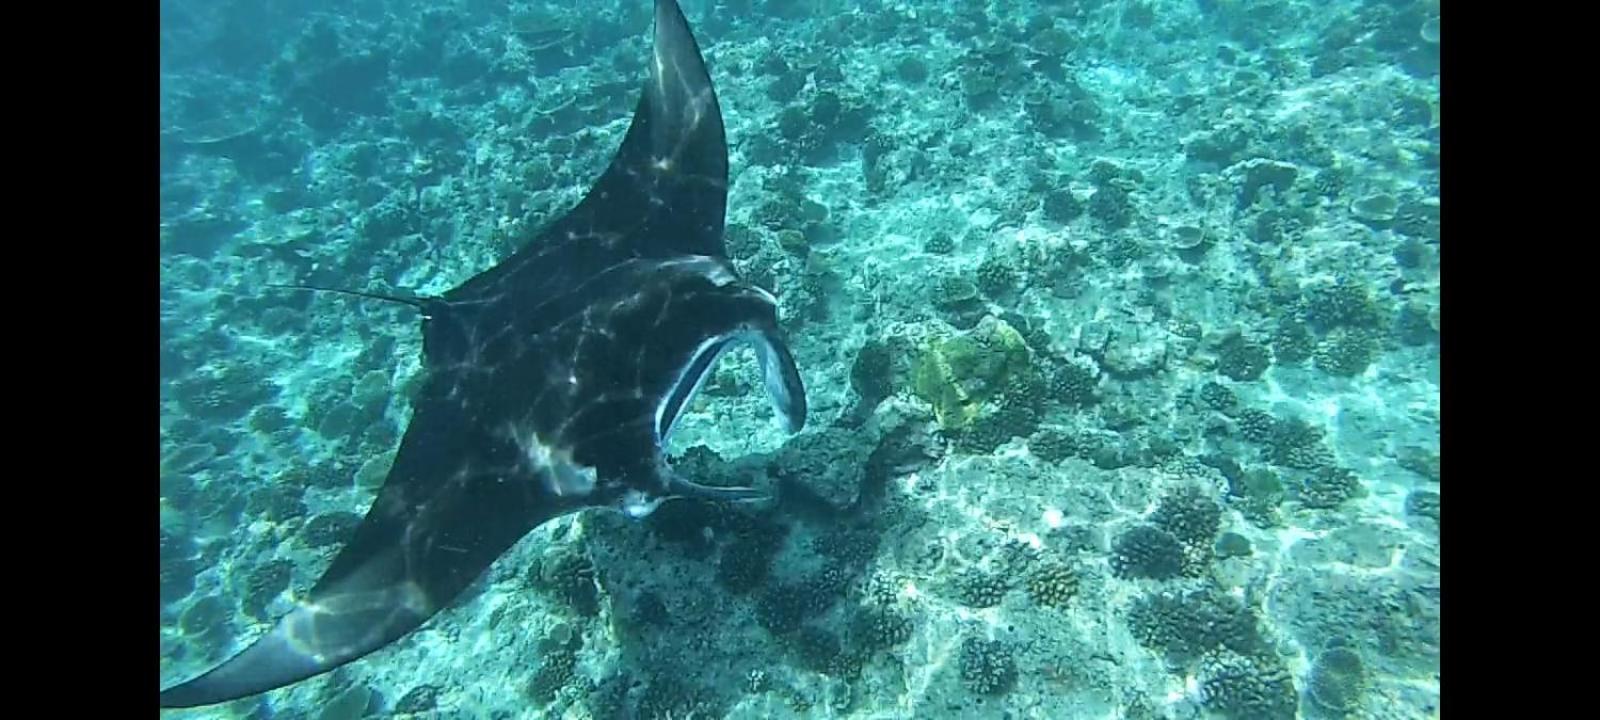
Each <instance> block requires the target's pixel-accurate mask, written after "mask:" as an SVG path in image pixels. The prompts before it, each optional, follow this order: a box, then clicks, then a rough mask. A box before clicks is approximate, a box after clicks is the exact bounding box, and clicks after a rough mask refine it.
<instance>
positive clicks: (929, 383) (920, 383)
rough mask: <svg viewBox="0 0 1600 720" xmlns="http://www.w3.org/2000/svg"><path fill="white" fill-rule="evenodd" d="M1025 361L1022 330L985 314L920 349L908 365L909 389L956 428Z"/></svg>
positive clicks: (979, 409) (974, 414)
mask: <svg viewBox="0 0 1600 720" xmlns="http://www.w3.org/2000/svg"><path fill="white" fill-rule="evenodd" d="M1028 366H1029V355H1028V345H1027V343H1026V342H1025V341H1023V339H1022V334H1021V333H1019V332H1017V330H1016V328H1014V327H1012V326H1011V325H1010V324H1008V323H1006V322H1005V321H1004V320H1001V319H999V318H996V317H994V316H988V317H985V318H984V319H983V321H982V322H980V323H978V326H977V327H975V328H973V329H972V330H971V331H969V332H965V333H961V334H958V335H954V336H951V337H947V338H941V339H939V340H935V341H934V342H932V343H930V344H929V345H928V347H926V348H924V349H923V351H922V353H921V355H919V356H918V358H917V361H916V364H915V365H914V367H913V369H912V389H913V391H914V392H916V394H917V397H919V398H922V399H923V400H925V401H927V402H928V404H930V405H932V406H933V413H934V417H935V418H937V419H938V421H939V425H940V426H941V427H943V428H944V429H946V430H959V429H962V428H965V427H967V426H968V425H970V424H971V423H972V421H973V420H974V419H976V418H977V417H978V415H979V414H980V413H981V412H982V410H983V405H984V403H985V402H987V401H988V400H989V399H990V398H992V397H994V396H995V395H996V394H998V393H1000V392H1001V391H1002V390H1004V389H1005V387H1006V382H1007V381H1008V380H1009V379H1010V378H1012V377H1014V376H1016V375H1018V374H1020V373H1024V372H1026V371H1027V370H1028Z"/></svg>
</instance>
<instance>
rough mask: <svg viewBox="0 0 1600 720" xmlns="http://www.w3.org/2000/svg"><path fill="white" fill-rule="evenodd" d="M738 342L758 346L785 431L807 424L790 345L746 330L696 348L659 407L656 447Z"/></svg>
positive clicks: (765, 382)
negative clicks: (790, 354) (789, 351)
mask: <svg viewBox="0 0 1600 720" xmlns="http://www.w3.org/2000/svg"><path fill="white" fill-rule="evenodd" d="M739 343H748V344H749V345H751V346H752V347H753V348H754V349H755V351H756V360H757V362H759V363H760V365H761V378H762V384H763V385H764V386H765V387H766V390H767V400H769V401H770V402H771V403H772V409H773V410H774V411H776V412H777V413H778V417H779V418H781V419H782V420H783V424H784V430H785V431H787V432H791V433H793V432H798V431H799V430H800V428H801V427H802V426H803V425H804V424H805V415H806V413H805V407H804V400H803V398H804V397H805V390H804V389H803V388H802V386H801V384H800V378H799V377H798V376H797V375H796V374H795V371H794V362H793V361H792V360H789V359H788V350H787V348H786V347H785V346H784V344H783V343H781V342H779V341H777V339H776V338H774V337H772V336H771V335H770V334H768V333H765V332H761V331H759V330H753V329H743V330H739V331H736V332H732V333H727V334H724V335H719V336H716V337H713V338H710V339H708V340H706V341H705V342H703V343H701V344H700V346H699V347H697V348H695V351H694V354H693V355H691V356H690V358H689V363H688V364H687V365H685V366H684V368H683V370H682V371H681V372H679V373H678V377H677V379H676V380H675V381H674V382H673V384H672V387H671V388H670V389H669V390H668V391H667V394H666V396H664V397H663V398H662V400H661V404H660V405H659V406H657V407H656V443H657V446H659V447H665V446H666V443H667V441H668V440H669V439H670V438H671V437H672V431H673V430H674V429H676V428H677V426H678V420H679V419H680V418H682V417H683V411H684V409H685V408H687V407H688V406H689V403H690V402H692V401H693V400H694V398H695V396H696V395H698V394H699V393H700V389H701V387H703V386H704V385H705V382H706V379H707V378H709V377H711V371H712V370H713V369H715V368H716V366H717V361H718V360H721V359H722V356H723V355H724V354H725V353H727V352H728V351H729V350H731V349H733V348H734V346H735V345H738V344H739Z"/></svg>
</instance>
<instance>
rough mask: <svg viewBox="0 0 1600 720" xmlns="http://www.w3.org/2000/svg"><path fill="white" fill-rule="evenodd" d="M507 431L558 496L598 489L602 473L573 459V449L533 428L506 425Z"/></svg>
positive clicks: (530, 466) (531, 468) (529, 463)
mask: <svg viewBox="0 0 1600 720" xmlns="http://www.w3.org/2000/svg"><path fill="white" fill-rule="evenodd" d="M573 382H574V383H576V382H577V379H576V378H573ZM506 434H507V435H508V436H510V437H511V439H512V441H513V442H515V443H516V444H517V447H518V448H519V449H520V450H521V451H522V457H523V459H524V460H526V461H527V464H528V470H529V471H530V472H531V473H532V474H533V476H534V477H535V478H537V479H539V480H541V481H543V483H544V484H545V486H546V488H548V489H549V490H550V492H551V493H552V494H554V495H556V496H557V497H573V496H578V497H582V496H586V495H588V494H589V493H591V492H594V486H595V483H596V482H597V481H598V479H599V473H598V472H597V471H596V470H595V469H594V468H592V467H588V466H586V465H580V464H579V463H578V462H577V461H575V460H573V459H572V451H571V450H570V449H568V448H561V447H551V446H550V445H548V444H546V443H545V442H544V441H543V440H541V439H540V438H539V434H538V433H537V432H535V431H533V430H531V429H529V430H519V429H518V428H516V427H515V426H512V427H508V428H507V429H506Z"/></svg>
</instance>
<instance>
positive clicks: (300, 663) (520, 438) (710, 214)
mask: <svg viewBox="0 0 1600 720" xmlns="http://www.w3.org/2000/svg"><path fill="white" fill-rule="evenodd" d="M727 197H728V148H727V139H726V137H725V134H724V129H723V123H722V112H721V109H720V107H719V106H718V103H717V95H716V92H715V90H714V88H713V87H712V83H711V77H710V75H709V74H708V73H707V70H706V66H705V62H704V59H703V58H702V57H701V53H700V47H699V45H698V44H697V43H696V42H695V39H694V36H693V34H692V32H691V31H690V29H689V25H688V22H687V20H685V18H684V16H683V12H682V10H681V9H680V8H679V7H678V4H677V2H675V0H656V3H655V18H654V37H653V49H652V57H651V61H650V71H649V78H648V81H647V82H646V83H645V85H644V90H643V93H642V96H641V97H640V99H639V102H638V105H637V106H636V108H635V110H634V114H633V119H632V123H631V125H630V126H629V128H628V132H627V135H626V136H625V137H624V139H623V141H622V146H621V147H620V148H619V150H618V151H617V154H616V155H615V157H614V158H613V159H612V161H611V164H610V165H609V166H608V167H607V168H606V170H605V172H604V173H603V174H602V175H601V176H600V178H599V180H598V181H597V182H596V183H595V185H594V186H593V187H592V188H591V189H590V190H589V193H588V194H587V195H586V196H585V197H584V199H583V200H582V201H581V202H579V203H578V205H577V206H576V207H574V208H573V209H572V210H571V211H569V212H567V213H566V214H565V215H562V216H560V217H559V218H558V219H556V220H555V221H554V222H551V223H550V224H548V225H547V226H545V227H544V228H543V229H542V230H540V231H539V232H538V234H537V236H536V237H534V238H532V239H531V240H530V241H529V242H528V243H527V244H526V245H525V246H524V247H523V248H522V249H521V250H519V251H517V252H516V253H515V254H513V255H512V256H511V257H509V258H507V259H506V260H504V261H503V262H501V263H499V264H498V265H495V266H494V267H491V268H489V269H488V270H486V271H484V272H482V273H480V274H478V275H476V276H474V277H472V278H470V279H469V280H467V281H466V282H464V283H462V284H461V285H459V286H458V287H456V288H454V289H452V290H449V291H447V292H445V293H443V294H442V295H439V296H436V297H435V296H422V297H404V298H396V297H388V298H387V299H394V300H399V301H401V302H405V303H407V304H409V305H412V306H414V307H416V308H417V309H418V310H419V311H420V315H421V317H422V320H421V325H422V355H423V363H422V365H423V372H424V373H425V374H424V378H423V382H422V384H421V386H420V390H419V391H418V393H417V395H416V396H415V398H414V401H413V413H412V417H411V419H410V423H409V425H408V426H407V428H406V431H405V434H404V435H403V436H402V438H401V440H400V447H399V449H398V451H397V452H396V454H395V458H394V463H393V466H392V467H391V469H390V471H389V475H388V477H387V478H386V480H385V482H384V485H383V487H382V489H381V490H380V491H379V493H378V496H377V497H376V499H375V500H374V501H373V504H372V507H371V509H370V511H369V512H368V513H367V515H366V517H365V518H363V519H362V521H361V523H360V524H359V525H358V526H357V528H356V530H355V534H354V537H353V538H352V539H351V540H350V541H349V543H348V544H347V545H345V546H344V547H343V548H342V549H341V550H340V552H339V554H338V555H337V556H336V557H335V558H334V560H333V562H332V564H331V565H330V566H329V567H328V569H327V571H326V572H325V573H324V574H323V575H322V577H321V578H320V579H319V580H318V581H317V582H316V584H315V585H314V586H313V587H312V588H311V590H310V591H309V592H308V593H307V594H306V595H305V596H304V597H303V598H301V599H299V600H298V601H297V602H296V605H295V607H294V608H293V609H292V610H291V611H290V612H289V613H288V614H286V615H285V616H283V617H282V618H281V619H279V620H278V622H277V624H276V625H275V626H274V627H273V629H272V630H271V631H270V632H268V633H267V634H266V635H264V636H262V637H261V638H260V639H259V640H257V641H256V642H255V643H253V644H251V645H250V646H249V647H247V648H246V649H244V650H243V651H241V652H240V653H239V654H237V655H235V656H233V657H232V658H230V659H228V660H226V661H224V662H223V663H222V664H220V665H218V666H217V667H215V668H213V669H212V670H210V671H208V672H206V673H205V674H203V675H200V676H198V677H196V678H193V679H191V680H188V681H187V682H183V683H181V684H178V685H176V686H173V687H170V688H168V689H165V690H162V691H161V707H163V708H180V707H196V706H202V705H211V704H216V703H221V702H226V701H230V700H235V699H238V698H243V697H248V696H252V695H256V694H259V693H263V692H266V691H269V690H274V689H278V688H282V687H285V686H288V685H291V684H293V683H296V682H299V681H302V680H305V679H307V678H311V677H314V676H317V675H320V674H322V673H326V672H328V671H330V670H332V669H334V668H337V667H339V666H341V665H344V664H346V663H349V662H352V661H354V660H357V659H359V658H361V657H364V656H366V655H368V654H370V653H372V652H374V651H376V650H378V649H380V648H382V647H384V646H386V645H388V644H390V643H392V642H394V641H395V640H397V639H399V638H401V637H404V636H405V635H407V634H409V633H411V632H412V631H413V630H415V629H417V628H418V627H419V626H421V625H422V624H423V623H425V622H427V621H428V620H429V619H430V618H432V617H433V616H434V615H436V614H438V613H439V612H440V611H441V610H443V609H445V608H446V607H448V606H449V605H450V604H451V603H452V602H453V601H454V600H455V599H456V598H457V597H458V596H459V595H460V594H461V592H462V591H463V590H464V589H466V588H467V587H468V586H469V585H471V584H472V583H473V582H474V581H475V580H477V579H478V578H479V577H480V576H481V575H483V573H484V571H485V570H486V569H487V568H488V567H489V566H490V565H491V564H493V563H494V562H495V561H496V560H497V559H498V558H499V557H500V556H501V555H502V554H504V553H505V552H506V551H507V550H508V549H510V548H511V546H512V545H514V544H516V543H517V542H518V541H519V540H520V539H522V538H523V537H524V536H526V535H527V534H528V533H529V532H531V531H532V530H533V529H534V528H537V527H539V526H540V525H541V524H543V523H544V522H546V521H548V520H550V519H552V518H555V517H558V516H561V515H564V514H566V513H571V512H576V511H579V510H583V509H586V508H596V507H601V508H607V507H608V508H613V509H616V510H619V511H621V512H624V513H626V514H628V515H629V516H631V517H635V518H637V517H643V516H644V515H647V514H648V513H649V512H650V511H651V510H653V509H654V508H655V507H656V506H657V505H658V504H660V503H661V502H662V501H663V500H665V499H668V498H672V497H698V498H709V499H717V500H745V499H750V498H756V497H760V493H759V492H757V491H756V490H755V489H753V488H730V487H711V486H704V485H699V484H696V483H695V482H694V481H692V480H691V479H688V478H685V477H681V476H679V475H677V474H674V472H673V470H672V468H671V467H669V466H668V464H667V463H666V460H665V455H664V451H663V447H664V444H665V441H666V440H667V438H668V437H669V436H670V435H671V433H672V431H673V427H674V426H675V425H676V423H677V422H678V419H679V418H680V417H681V416H682V414H683V410H684V408H685V407H687V405H688V403H689V401H690V400H691V399H692V398H693V397H694V395H695V393H696V392H698V391H699V389H700V386H701V384H702V383H703V382H704V381H705V379H706V377H707V375H708V374H709V372H710V371H711V369H712V368H713V367H714V366H715V364H716V362H717V360H718V358H719V357H720V356H721V355H722V354H723V353H724V352H726V351H727V350H728V349H729V348H730V347H731V346H733V345H736V344H739V343H748V344H749V345H751V346H753V347H754V349H755V351H756V357H757V359H758V361H759V363H760V367H761V372H762V374H763V378H764V385H765V388H766V391H767V395H768V397H769V398H770V400H771V401H772V403H773V406H774V408H775V410H776V413H777V416H778V418H779V419H780V420H781V421H782V423H783V424H784V425H785V428H786V429H787V430H788V431H789V432H790V433H795V432H799V431H800V429H801V428H802V427H803V426H804V424H805V417H806V396H805V388H804V386H803V385H802V383H801V379H800V374H799V371H798V369H797V368H796V367H795V362H794V357H793V355H792V354H791V353H790V351H789V348H788V345H787V344H786V342H785V339H784V336H783V333H782V331H781V329H780V327H779V323H778V313H777V301H776V299H775V298H774V297H773V296H772V295H771V294H770V293H768V292H767V291H765V290H763V289H761V288H760V287H757V286H756V285H754V284H751V283H749V282H746V281H745V280H743V279H741V278H740V277H739V275H738V274H737V273H736V272H735V270H734V268H733V267H732V265H731V264H730V263H729V261H728V259H727V256H726V251H725V249H724V246H723V239H722V234H723V224H724V222H725V214H726V207H727ZM357 294H362V293H357Z"/></svg>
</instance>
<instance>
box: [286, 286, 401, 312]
mask: <svg viewBox="0 0 1600 720" xmlns="http://www.w3.org/2000/svg"><path fill="white" fill-rule="evenodd" d="M267 287H270V288H278V289H280V290H309V291H312V292H331V293H339V294H340V295H353V296H355V297H360V298H367V299H369V300H382V301H384V302H392V303H399V304H401V305H410V306H411V307H414V308H416V309H418V310H422V311H424V312H426V311H427V310H428V309H429V305H428V303H429V301H430V300H429V298H423V297H406V296H403V295H384V294H382V293H370V292H363V291H361V290H346V289H344V288H335V287H320V286H317V285H278V284H274V283H268V284H267Z"/></svg>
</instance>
